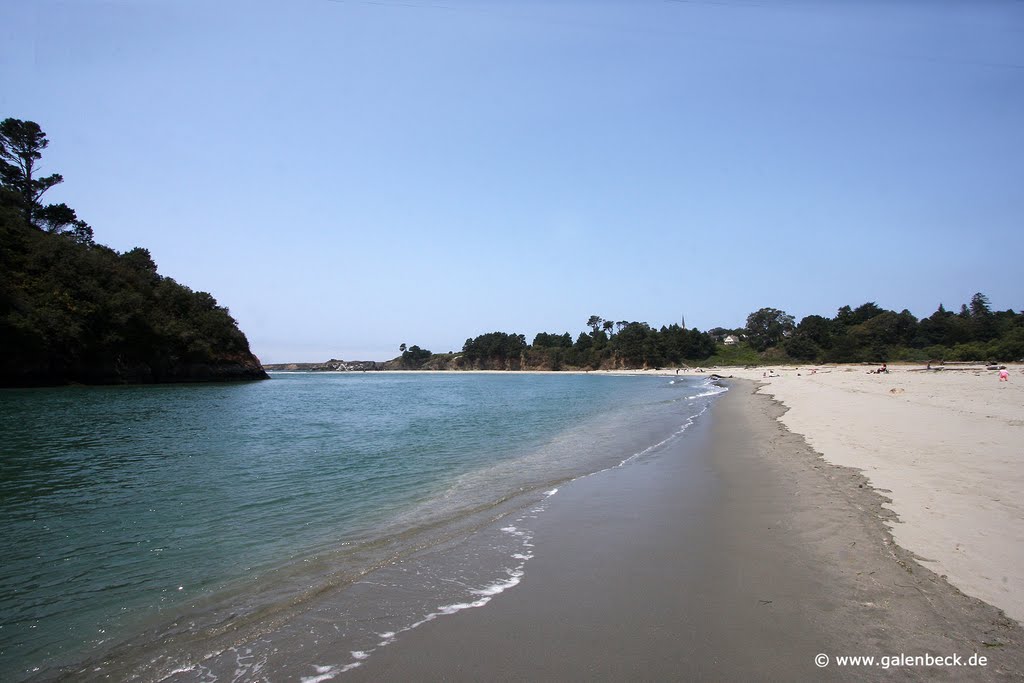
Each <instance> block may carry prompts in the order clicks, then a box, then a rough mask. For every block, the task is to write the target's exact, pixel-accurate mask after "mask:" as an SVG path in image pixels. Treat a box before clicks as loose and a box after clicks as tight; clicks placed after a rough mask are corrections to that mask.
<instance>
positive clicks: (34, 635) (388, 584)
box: [0, 373, 718, 680]
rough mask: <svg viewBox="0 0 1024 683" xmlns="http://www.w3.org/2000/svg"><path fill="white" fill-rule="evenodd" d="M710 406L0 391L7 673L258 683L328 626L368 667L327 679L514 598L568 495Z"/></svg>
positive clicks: (455, 385)
mask: <svg viewBox="0 0 1024 683" xmlns="http://www.w3.org/2000/svg"><path fill="white" fill-rule="evenodd" d="M717 391H718V389H716V388H714V387H709V386H708V385H707V384H706V383H705V382H702V381H700V380H692V379H688V380H681V379H675V378H656V377H610V376H598V375H516V374H509V375H504V374H502V375H456V374H416V375H404V374H384V373H381V374H374V373H358V374H290V373H281V374H277V375H275V377H274V380H273V381H269V382H259V383H251V384H227V385H202V386H161V387H92V388H85V387H73V388H60V389H38V390H11V391H3V392H0V437H2V438H0V468H2V469H0V475H2V476H0V512H2V514H3V519H4V523H3V524H4V526H3V555H4V557H5V560H4V562H3V564H2V565H0V588H2V590H0V614H2V617H0V619H2V624H0V678H2V679H4V680H21V679H26V678H34V677H40V678H52V677H54V676H56V675H59V674H60V672H61V671H64V672H71V675H72V676H73V677H75V678H83V677H97V678H98V677H102V676H105V675H113V676H114V677H116V678H129V677H138V678H139V679H142V680H161V679H166V678H167V677H169V676H170V677H171V678H173V679H181V680H204V679H205V680H213V679H214V678H217V677H221V676H224V675H225V674H226V675H227V676H228V678H229V679H230V678H231V677H233V676H237V675H243V676H245V677H248V678H256V677H258V676H259V675H262V674H261V672H266V671H269V669H267V668H266V667H268V666H270V664H268V662H270V661H272V659H273V657H272V656H271V655H272V653H273V652H274V651H275V649H276V650H280V648H282V647H289V648H292V649H293V650H294V648H296V647H298V648H301V647H304V646H306V645H309V646H312V644H313V643H314V641H317V640H319V638H320V635H318V634H321V635H323V634H329V635H330V637H331V638H334V639H336V640H337V641H338V642H341V643H344V645H345V647H346V648H347V650H346V652H347V653H352V652H354V653H357V654H351V655H350V654H345V655H344V656H342V657H340V658H339V659H338V661H336V662H327V663H323V664H318V666H321V667H322V668H323V672H322V677H323V678H322V679H323V680H326V677H328V676H334V675H337V674H338V673H340V672H342V671H343V670H344V669H345V667H346V666H349V665H353V664H356V663H358V662H359V661H360V657H363V656H369V655H368V654H367V653H370V652H372V651H373V649H374V648H376V647H380V646H382V644H387V642H389V640H390V639H393V638H394V637H395V636H396V634H400V633H401V632H402V631H403V630H406V629H409V628H413V627H415V625H416V624H418V623H422V622H423V621H424V620H431V619H434V618H438V617H440V616H443V615H444V614H446V613H451V612H452V611H457V610H458V609H464V608H468V607H473V606H480V605H482V604H486V602H487V600H488V599H489V597H490V596H492V595H494V594H496V593H497V592H500V591H501V590H504V589H506V588H509V587H511V586H513V585H515V583H516V582H518V581H519V579H520V577H521V576H522V574H523V572H524V571H527V563H528V560H529V559H530V557H531V556H532V555H531V550H530V544H529V543H530V537H531V531H530V519H531V518H535V517H536V515H539V514H542V513H543V509H544V505H545V501H546V500H547V498H548V496H549V495H552V493H553V492H554V491H555V490H556V489H557V487H558V486H559V485H560V484H561V483H563V482H565V481H568V480H570V479H572V478H575V477H578V476H582V475H585V474H588V473H591V472H594V471H598V470H601V469H604V468H607V467H613V466H618V465H620V464H621V463H623V462H624V461H628V460H630V459H633V458H637V457H642V455H643V454H644V453H645V452H648V451H650V450H651V449H656V448H658V447H659V446H660V445H661V444H664V443H665V442H666V441H668V440H671V439H672V438H674V437H675V436H676V435H678V434H679V433H681V431H682V430H683V429H684V428H685V426H686V425H687V424H688V423H689V422H690V421H691V419H692V418H693V417H694V416H696V415H698V414H699V413H700V412H702V411H703V410H704V409H705V408H706V405H707V402H708V401H709V400H711V397H712V396H713V394H714V393H715V392H717ZM496 523H497V524H496ZM469 538H472V542H467V539H469ZM439 551H442V552H439ZM399 560H400V561H399ZM342 660H344V661H342ZM289 661H294V658H293V659H290V660H289ZM82 662H87V665H83V664H82ZM279 673H284V674H285V675H287V672H279ZM314 678H316V676H314ZM221 680H223V678H222V679H221Z"/></svg>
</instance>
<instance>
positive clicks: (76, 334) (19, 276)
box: [0, 118, 266, 386]
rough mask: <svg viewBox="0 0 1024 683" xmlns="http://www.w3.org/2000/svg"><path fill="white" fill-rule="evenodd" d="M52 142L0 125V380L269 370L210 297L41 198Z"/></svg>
mask: <svg viewBox="0 0 1024 683" xmlns="http://www.w3.org/2000/svg"><path fill="white" fill-rule="evenodd" d="M48 144H49V142H48V140H47V139H46V135H45V134H44V133H43V131H42V130H41V129H40V127H39V126H38V125H37V124H36V123H34V122H32V121H20V120H18V119H10V118H9V119H6V120H4V121H3V122H0V386H10V385H30V386H31V385H40V384H64V383H68V382H80V383H90V384H91V383H119V382H161V381H196V380H211V379H255V378H263V377H266V374H265V373H264V372H263V369H262V367H261V366H260V364H259V361H258V360H256V358H255V356H253V355H252V354H251V353H250V351H249V343H248V341H247V340H246V338H245V335H244V334H243V333H242V332H241V330H239V329H238V326H237V324H236V322H235V320H234V319H233V318H232V317H231V315H230V314H229V313H228V310H227V309H226V308H224V307H222V306H219V305H218V304H217V301H216V300H215V299H214V298H213V296H211V295H210V294H208V293H206V292H194V291H192V290H191V289H189V288H188V287H186V286H184V285H181V284H178V283H177V282H175V281H174V280H172V279H171V278H168V277H163V276H161V275H160V274H159V273H157V266H156V264H155V263H154V262H153V259H152V257H151V256H150V253H149V251H147V250H146V249H143V248H141V247H136V248H135V249H131V250H129V251H127V252H125V253H118V252H116V251H114V250H113V249H110V248H108V247H105V246H103V245H100V244H96V243H95V241H94V240H93V231H92V228H91V227H90V226H89V225H88V224H87V223H85V222H84V221H83V220H81V219H80V218H78V216H77V215H76V214H75V211H74V210H73V209H71V208H70V207H68V206H67V205H65V204H46V205H44V204H43V203H42V201H41V199H42V196H43V194H44V193H45V192H46V191H47V190H49V189H50V188H52V187H53V186H55V185H57V184H58V183H60V182H62V181H63V177H61V176H60V174H52V175H49V176H45V177H40V176H39V174H38V165H37V162H38V161H39V160H40V159H41V158H42V151H43V150H44V149H46V147H47V146H48Z"/></svg>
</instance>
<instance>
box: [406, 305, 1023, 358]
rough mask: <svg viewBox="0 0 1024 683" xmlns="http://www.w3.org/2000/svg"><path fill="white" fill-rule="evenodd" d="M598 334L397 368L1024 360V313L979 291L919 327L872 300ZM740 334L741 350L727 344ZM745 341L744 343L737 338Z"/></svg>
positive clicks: (617, 327) (521, 342)
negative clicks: (802, 312) (733, 321)
mask: <svg viewBox="0 0 1024 683" xmlns="http://www.w3.org/2000/svg"><path fill="white" fill-rule="evenodd" d="M587 327H589V328H590V331H589V332H581V333H580V334H579V336H578V337H576V339H575V341H574V340H573V338H572V335H570V334H569V333H568V332H565V333H563V334H557V333H550V332H540V333H538V334H537V335H536V336H535V337H534V338H533V343H532V344H527V342H526V337H525V336H524V335H522V334H516V333H508V332H489V333H487V334H482V335H480V336H478V337H474V338H472V339H467V340H466V343H465V344H463V346H462V353H449V354H432V353H431V352H430V351H427V350H425V349H420V348H419V347H418V346H413V347H410V348H409V349H406V348H405V345H404V344H403V345H402V347H401V350H402V351H403V353H402V356H401V357H400V358H399V359H396V361H397V365H396V361H392V362H391V363H392V364H391V367H401V368H406V369H409V368H432V369H438V370H444V369H450V370H454V369H465V370H562V369H628V368H658V367H666V366H668V367H671V366H679V365H687V364H698V363H699V364H704V365H745V364H757V363H778V362H803V363H808V362H810V363H821V362H823V363H861V362H872V363H878V362H883V361H884V362H893V361H919V362H926V361H935V362H942V361H946V360H948V361H971V360H974V361H987V360H993V361H1011V360H1020V359H1024V314H1022V313H1015V312H1014V311H1012V310H1007V311H993V310H992V309H991V305H990V303H989V300H988V297H986V296H985V295H984V294H981V293H978V294H975V295H974V296H973V297H972V298H971V301H970V303H969V304H964V305H963V306H961V307H960V311H959V312H958V313H953V312H951V311H947V310H946V309H945V308H944V307H943V306H942V305H941V304H940V305H939V307H938V310H936V311H935V313H933V314H932V315H931V316H929V317H927V318H922V319H921V320H918V319H917V318H916V317H914V315H913V314H911V313H910V312H909V311H907V310H905V309H904V310H903V311H900V312H899V313H896V312H895V311H888V310H885V309H883V308H881V307H879V306H878V305H877V304H875V303H874V302H868V303H866V304H863V305H861V306H858V307H857V308H851V307H850V306H843V307H842V308H840V309H839V310H838V312H837V313H836V315H835V317H833V318H826V317H823V316H820V315H809V316H807V317H805V318H803V319H802V320H801V321H800V322H799V323H797V322H796V320H795V318H794V317H793V316H791V315H789V314H788V313H786V312H785V311H783V310H780V309H777V308H762V309H759V310H757V311H754V312H753V313H751V314H750V315H749V316H747V324H746V326H745V327H742V328H736V329H727V328H723V327H716V328H713V329H711V330H708V331H707V332H701V331H699V330H696V329H692V330H687V329H684V328H682V327H680V326H679V325H669V326H667V327H666V326H663V327H661V328H659V329H655V328H653V327H651V326H650V325H648V324H647V323H640V322H627V321H618V322H612V321H608V320H604V319H603V318H601V317H600V316H596V315H594V316H591V317H590V319H589V320H588V321H587ZM730 337H731V340H730V341H731V342H732V343H725V342H726V340H727V339H729V338H730ZM737 340H738V341H737Z"/></svg>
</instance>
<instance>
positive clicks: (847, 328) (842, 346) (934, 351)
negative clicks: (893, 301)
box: [743, 292, 1024, 363]
mask: <svg viewBox="0 0 1024 683" xmlns="http://www.w3.org/2000/svg"><path fill="white" fill-rule="evenodd" d="M743 332H744V333H745V335H746V341H747V343H749V345H750V346H751V347H753V348H754V349H755V350H757V351H759V352H761V353H762V354H763V355H764V354H766V355H767V356H768V357H769V358H772V357H783V358H789V359H793V360H799V361H812V362H829V363H856V362H879V361H886V362H889V361H944V360H951V361H968V360H978V361H984V360H997V361H1011V360H1019V359H1022V358H1024V314H1021V313H1016V312H1014V311H1012V310H1006V311H993V310H992V307H991V304H990V302H989V299H988V297H986V296H985V295H984V294H982V293H980V292H979V293H977V294H975V295H974V296H973V297H972V298H971V301H970V303H968V304H963V305H962V306H961V307H960V310H959V312H957V313H954V312H952V311H948V310H946V308H945V307H944V306H943V305H942V304H939V307H938V309H937V310H936V311H935V312H934V313H932V314H931V315H930V316H928V317H927V318H922V319H920V320H918V319H917V318H916V317H914V315H913V314H912V313H911V312H910V311H908V310H906V309H904V310H902V311H900V312H899V313H897V312H895V311H889V310H885V309H883V308H881V307H880V306H878V305H877V304H875V303H874V302H868V303H865V304H862V305H861V306H858V307H857V308H851V307H850V306H843V307H842V308H840V309H839V310H838V312H837V313H836V315H835V316H834V317H832V318H825V317H823V316H820V315H809V316H807V317H805V318H803V319H802V320H801V321H800V322H799V324H796V323H795V322H794V319H793V317H792V316H790V315H787V314H786V313H785V312H784V311H779V310H777V309H772V308H762V309H761V310H759V311H755V312H754V313H751V314H750V316H749V317H748V318H747V326H746V328H745V330H743Z"/></svg>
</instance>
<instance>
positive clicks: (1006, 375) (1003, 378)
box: [999, 368, 1010, 382]
mask: <svg viewBox="0 0 1024 683" xmlns="http://www.w3.org/2000/svg"><path fill="white" fill-rule="evenodd" d="M999 381H1000V382H1009V381H1010V371H1009V370H1007V369H1006V368H1003V369H1002V370H1000V371H999Z"/></svg>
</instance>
